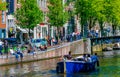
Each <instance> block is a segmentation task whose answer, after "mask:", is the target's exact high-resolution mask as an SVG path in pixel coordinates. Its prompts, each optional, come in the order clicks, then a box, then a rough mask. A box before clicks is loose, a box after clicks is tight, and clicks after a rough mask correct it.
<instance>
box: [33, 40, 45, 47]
mask: <svg viewBox="0 0 120 77" xmlns="http://www.w3.org/2000/svg"><path fill="white" fill-rule="evenodd" d="M32 45H33V46H35V47H37V48H39V47H40V46H44V45H46V46H47V41H46V40H45V39H33V40H32Z"/></svg>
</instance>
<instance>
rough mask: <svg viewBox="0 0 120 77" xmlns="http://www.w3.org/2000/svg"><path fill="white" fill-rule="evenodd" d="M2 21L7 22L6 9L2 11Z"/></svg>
mask: <svg viewBox="0 0 120 77" xmlns="http://www.w3.org/2000/svg"><path fill="white" fill-rule="evenodd" d="M2 23H3V24H4V23H5V11H2Z"/></svg>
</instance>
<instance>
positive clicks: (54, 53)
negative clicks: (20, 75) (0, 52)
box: [0, 40, 89, 65]
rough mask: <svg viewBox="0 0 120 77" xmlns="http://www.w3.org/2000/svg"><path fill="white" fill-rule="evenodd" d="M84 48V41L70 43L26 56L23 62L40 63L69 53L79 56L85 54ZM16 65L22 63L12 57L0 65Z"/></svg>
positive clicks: (0, 62) (2, 61)
mask: <svg viewBox="0 0 120 77" xmlns="http://www.w3.org/2000/svg"><path fill="white" fill-rule="evenodd" d="M84 47H86V45H85V43H84V42H83V40H78V41H74V42H70V43H63V44H60V45H59V46H55V47H53V48H50V49H49V50H47V51H37V53H36V54H35V55H34V56H33V55H32V54H26V55H24V57H23V60H22V62H23V63H25V62H30V61H38V60H43V59H50V58H55V57H61V56H63V55H67V54H68V52H69V51H71V52H72V54H73V55H79V54H83V53H84V52H85V49H84ZM88 53H89V52H88ZM16 63H21V61H18V62H16V60H15V57H14V56H10V57H9V58H8V59H6V58H0V65H8V64H16Z"/></svg>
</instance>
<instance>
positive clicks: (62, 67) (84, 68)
mask: <svg viewBox="0 0 120 77" xmlns="http://www.w3.org/2000/svg"><path fill="white" fill-rule="evenodd" d="M95 69H96V62H95V61H94V62H84V61H72V60H68V61H62V62H58V63H57V67H56V72H57V73H80V72H91V71H94V70H95Z"/></svg>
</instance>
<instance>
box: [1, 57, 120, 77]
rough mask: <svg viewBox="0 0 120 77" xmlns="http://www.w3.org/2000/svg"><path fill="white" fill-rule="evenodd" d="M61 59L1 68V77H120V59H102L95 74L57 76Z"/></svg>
mask: <svg viewBox="0 0 120 77" xmlns="http://www.w3.org/2000/svg"><path fill="white" fill-rule="evenodd" d="M59 61H60V59H50V60H43V61H37V62H31V63H24V64H22V63H21V64H16V65H10V66H4V67H3V66H1V67H0V77H119V76H120V57H108V58H101V59H100V67H99V68H98V69H96V70H95V71H94V72H88V73H78V74H56V70H55V67H56V63H57V62H59Z"/></svg>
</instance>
